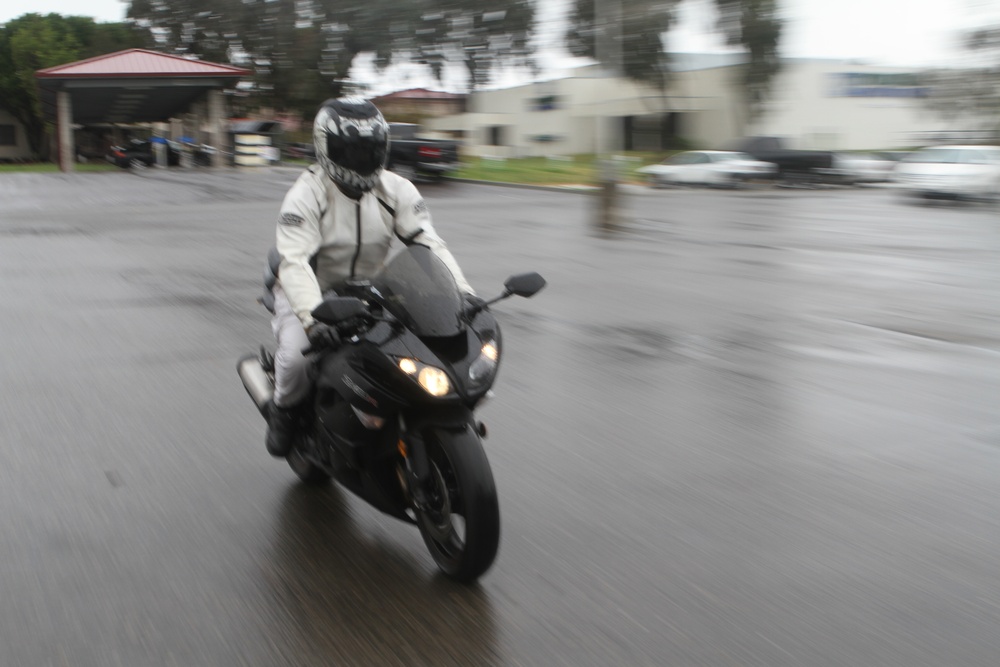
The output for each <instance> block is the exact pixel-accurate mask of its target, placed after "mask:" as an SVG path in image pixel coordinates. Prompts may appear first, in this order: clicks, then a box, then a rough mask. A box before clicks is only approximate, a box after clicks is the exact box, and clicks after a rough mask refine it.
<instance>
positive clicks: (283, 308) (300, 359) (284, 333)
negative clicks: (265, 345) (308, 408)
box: [271, 285, 309, 408]
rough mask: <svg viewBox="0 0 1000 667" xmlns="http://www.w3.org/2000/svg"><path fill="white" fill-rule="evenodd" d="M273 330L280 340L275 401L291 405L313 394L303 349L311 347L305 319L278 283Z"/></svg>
mask: <svg viewBox="0 0 1000 667" xmlns="http://www.w3.org/2000/svg"><path fill="white" fill-rule="evenodd" d="M271 331H273V332H274V339H275V340H276V341H277V343H278V349H277V351H276V352H275V353H274V404H275V405H277V406H278V407H279V408H291V407H294V406H296V405H298V404H299V403H301V402H302V401H303V400H305V398H306V396H307V395H308V394H309V376H308V374H307V370H308V362H307V360H306V358H305V356H303V354H302V350H304V349H305V348H307V347H309V338H308V337H307V336H306V331H305V329H303V328H302V322H300V321H299V318H298V317H296V316H295V313H293V312H292V306H291V305H290V304H289V303H288V297H286V296H285V292H284V291H283V290H282V289H281V285H275V286H274V317H272V318H271Z"/></svg>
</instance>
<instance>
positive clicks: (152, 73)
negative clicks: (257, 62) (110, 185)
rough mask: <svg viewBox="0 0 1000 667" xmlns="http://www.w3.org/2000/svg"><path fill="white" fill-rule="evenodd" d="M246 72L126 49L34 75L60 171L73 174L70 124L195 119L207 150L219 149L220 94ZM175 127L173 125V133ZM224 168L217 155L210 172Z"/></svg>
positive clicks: (221, 133) (222, 114)
mask: <svg viewBox="0 0 1000 667" xmlns="http://www.w3.org/2000/svg"><path fill="white" fill-rule="evenodd" d="M249 74H250V71H249V70H246V69H242V68H239V67H233V66H231V65H220V64H218V63H210V62H206V61H203V60H191V59H188V58H182V57H180V56H173V55H168V54H165V53H158V52H156V51H148V50H146V49H128V50H126V51H119V52H117V53H109V54H107V55H104V56H97V57H95V58H89V59H87V60H80V61H77V62H73V63H68V64H66V65H58V66H56V67H50V68H48V69H43V70H39V71H37V72H35V77H36V79H37V80H38V87H39V91H40V93H41V99H42V106H43V109H44V111H45V114H46V116H47V117H49V118H50V119H54V120H55V121H56V126H57V128H58V129H57V132H58V142H59V168H60V169H61V170H62V171H72V169H73V161H74V160H73V158H74V155H75V146H74V145H73V124H74V123H78V124H81V125H88V124H98V123H150V122H166V121H174V120H176V118H177V116H178V115H179V114H182V113H193V114H194V115H195V117H196V118H197V119H198V121H197V122H198V124H199V126H200V125H201V124H202V122H205V123H207V125H208V127H209V130H208V142H207V143H209V144H211V145H213V146H215V147H216V148H220V147H221V146H222V143H223V139H224V137H225V130H224V127H223V121H224V118H225V117H226V115H227V114H226V112H225V108H224V107H225V101H224V97H223V92H222V91H223V89H225V88H227V87H232V86H234V85H235V84H236V82H237V81H238V80H239V79H240V78H242V77H245V76H247V75H249ZM174 126H177V132H178V133H179V132H180V127H179V124H176V123H174V122H172V129H171V132H172V133H173V132H174V129H173V127H174ZM222 164H223V155H222V151H221V150H217V151H216V152H215V153H214V155H213V157H212V165H213V166H221V165H222Z"/></svg>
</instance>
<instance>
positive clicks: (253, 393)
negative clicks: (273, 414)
mask: <svg viewBox="0 0 1000 667" xmlns="http://www.w3.org/2000/svg"><path fill="white" fill-rule="evenodd" d="M236 372H237V373H239V374H240V379H241V380H243V386H244V387H246V390H247V393H248V394H250V398H252V399H253V402H254V403H256V404H257V409H258V410H259V411H260V414H262V415H263V416H264V418H265V419H267V405H268V403H269V402H270V401H271V397H272V396H274V385H273V384H272V383H271V378H269V377H268V375H267V373H266V372H264V368H263V367H262V366H261V365H260V359H258V358H257V356H256V355H252V354H250V355H247V356H245V357H243V358H242V359H240V360H239V361H238V362H236Z"/></svg>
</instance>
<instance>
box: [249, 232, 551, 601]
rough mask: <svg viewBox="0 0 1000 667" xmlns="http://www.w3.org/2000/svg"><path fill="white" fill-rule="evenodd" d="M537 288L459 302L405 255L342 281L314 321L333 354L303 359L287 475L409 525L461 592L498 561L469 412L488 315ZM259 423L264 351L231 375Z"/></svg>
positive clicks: (482, 385)
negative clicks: (332, 486) (305, 393)
mask: <svg viewBox="0 0 1000 667" xmlns="http://www.w3.org/2000/svg"><path fill="white" fill-rule="evenodd" d="M544 286H545V279H544V278H542V276H540V275H539V274H537V273H525V274H521V275H516V276H512V277H510V278H509V279H508V280H507V281H506V283H504V287H505V290H504V292H503V294H501V295H500V296H498V297H496V298H495V299H492V300H490V301H481V302H477V303H469V302H468V301H467V300H465V299H464V298H463V296H462V294H461V293H460V291H459V289H458V286H457V285H456V283H455V279H454V277H453V276H452V274H451V272H450V271H449V270H448V268H447V266H445V264H444V263H443V262H442V261H441V260H440V259H438V258H437V257H436V256H435V255H434V254H433V253H432V252H431V251H430V250H429V249H427V248H425V247H423V246H418V245H414V246H410V247H408V248H406V249H405V250H403V251H401V252H400V253H399V254H398V255H396V256H395V257H394V258H393V259H392V260H391V261H390V262H389V263H388V264H387V265H386V267H385V269H384V270H383V271H382V272H381V273H380V274H379V275H378V276H377V277H376V278H374V279H372V280H371V281H357V282H350V283H348V284H347V285H346V286H344V287H342V288H340V289H338V295H337V296H332V297H329V298H325V300H324V301H323V302H322V303H321V304H320V305H319V306H318V307H317V308H316V309H315V310H314V311H313V317H314V318H315V319H316V320H317V321H319V322H323V323H325V324H329V325H332V326H336V327H337V329H338V331H339V332H340V334H341V337H342V340H343V342H342V344H341V345H340V346H338V347H337V348H336V349H328V350H311V351H310V356H311V358H312V363H311V370H312V374H313V394H312V396H311V399H310V400H308V401H306V403H305V406H306V407H304V408H303V409H302V410H301V414H300V416H299V419H300V423H299V429H298V432H299V436H298V438H297V440H296V442H295V445H294V447H293V449H292V451H291V453H290V454H289V455H288V457H287V459H288V464H289V465H290V466H291V468H292V470H293V471H295V473H296V474H297V475H298V476H299V478H300V479H302V480H303V481H304V482H307V483H312V484H324V483H327V482H329V480H330V479H331V478H333V479H335V480H336V481H337V482H338V483H340V484H341V485H343V486H344V487H345V488H347V489H348V490H350V491H351V492H353V493H354V494H356V495H357V496H358V497H360V498H362V499H363V500H365V501H366V502H368V503H370V504H371V505H373V506H374V507H376V508H377V509H379V510H381V511H382V512H384V513H386V514H388V515H390V516H393V517H396V518H397V519H401V520H403V521H406V522H409V523H415V524H416V525H417V526H418V527H419V529H420V534H421V536H422V537H423V539H424V542H425V543H426V545H427V548H428V549H429V550H430V552H431V554H432V555H433V557H434V560H435V562H437V564H438V566H439V567H440V568H441V570H442V571H443V572H444V573H445V574H446V575H447V576H449V577H451V578H453V579H456V580H458V581H462V582H471V581H474V580H476V579H477V578H478V577H479V576H480V575H482V574H483V573H484V572H485V571H486V570H487V569H489V567H490V565H492V563H493V560H494V558H495V557H496V553H497V548H498V547H499V544H500V508H499V504H498V501H497V492H496V486H495V484H494V481H493V473H492V471H491V470H490V464H489V461H488V460H487V458H486V453H485V452H484V450H483V446H482V441H481V438H484V437H485V436H486V427H485V426H484V425H483V423H482V422H479V421H477V420H476V418H475V415H474V412H473V411H474V410H475V408H476V407H477V406H478V405H479V404H480V403H481V402H482V401H483V400H484V399H485V398H486V397H487V396H488V395H489V394H490V387H491V386H492V385H493V382H494V380H495V379H496V374H497V369H498V367H499V364H500V357H501V353H502V346H501V338H500V326H499V324H498V323H497V320H496V318H495V317H494V316H493V314H492V313H491V312H490V310H489V308H488V306H489V305H490V304H492V303H495V302H497V301H500V300H501V299H505V298H507V297H509V296H511V295H518V296H524V297H530V296H533V295H534V294H536V293H537V292H538V291H539V290H541V289H542V287H544ZM237 369H238V371H239V374H240V377H241V379H242V380H243V384H244V386H245V387H246V389H247V392H248V393H249V394H250V396H251V398H253V400H254V402H255V403H256V404H257V407H258V409H259V410H260V411H261V414H262V415H263V416H264V417H265V419H266V418H267V412H268V408H267V406H268V404H269V401H270V399H271V396H272V394H273V389H274V363H273V358H272V357H271V356H270V355H269V354H267V353H266V352H265V351H263V350H262V351H261V354H260V355H259V356H258V355H250V356H247V357H244V358H243V359H241V360H240V361H239V363H238V365H237Z"/></svg>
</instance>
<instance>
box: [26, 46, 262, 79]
mask: <svg viewBox="0 0 1000 667" xmlns="http://www.w3.org/2000/svg"><path fill="white" fill-rule="evenodd" d="M248 74H250V71H249V70H245V69H242V68H240V67H233V66H231V65H220V64H218V63H210V62H206V61H204V60H194V59H189V58H183V57H181V56H175V55H170V54H167V53H159V52H157V51H148V50H146V49H127V50H125V51H118V52H117V53H109V54H106V55H103V56H96V57H94V58H88V59H86V60H78V61H77V62H73V63H67V64H65V65H57V66H55V67H49V68H47V69H42V70H38V71H37V72H35V77H37V78H39V79H81V78H83V79H92V78H102V79H103V78H108V77H112V78H114V77H149V76H171V77H192V76H194V77H199V76H223V77H243V76H247V75H248Z"/></svg>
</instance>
